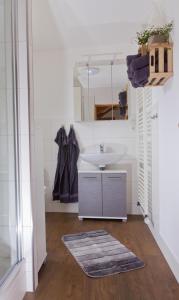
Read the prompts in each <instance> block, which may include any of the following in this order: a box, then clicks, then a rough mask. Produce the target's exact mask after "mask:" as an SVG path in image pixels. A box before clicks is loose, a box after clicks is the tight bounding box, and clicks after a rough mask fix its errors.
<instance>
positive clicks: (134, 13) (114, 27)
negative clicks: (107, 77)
mask: <svg viewBox="0 0 179 300" xmlns="http://www.w3.org/2000/svg"><path fill="white" fill-rule="evenodd" d="M158 1H159V2H160V0H150V1H149V0H135V1H132V0H125V1H124V0H33V1H32V2H33V3H32V4H33V6H32V16H33V39H34V47H35V48H36V49H57V48H58V49H59V48H60V49H64V48H65V49H66V48H67V49H73V48H77V49H79V48H89V47H90V48H91V47H106V46H108V45H111V46H117V47H118V46H121V47H122V45H125V46H126V48H127V49H128V51H130V48H132V47H134V45H136V43H135V36H136V31H139V30H141V29H142V28H143V27H144V25H145V24H146V23H150V21H151V16H152V20H154V19H159V15H161V9H160V6H159V5H158V4H157V3H158Z"/></svg>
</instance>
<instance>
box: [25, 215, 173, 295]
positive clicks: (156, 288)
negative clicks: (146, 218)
mask: <svg viewBox="0 0 179 300" xmlns="http://www.w3.org/2000/svg"><path fill="white" fill-rule="evenodd" d="M96 229H106V230H108V231H109V232H110V233H111V234H112V235H113V236H114V237H116V238H117V239H119V240H120V241H121V242H122V243H124V244H125V245H126V246H127V247H128V248H130V249H131V250H132V251H133V252H134V253H135V254H136V255H138V256H139V258H141V259H142V260H143V261H144V262H145V264H146V266H145V267H144V268H143V269H139V270H135V271H130V272H128V273H123V274H118V275H114V276H109V277H104V278H99V279H93V278H88V277H87V276H86V275H85V274H84V273H83V271H82V270H81V269H80V267H79V266H78V265H77V263H76V262H75V260H74V258H73V257H72V256H71V255H70V254H69V252H68V250H67V249H66V248H65V246H64V245H63V243H62V242H61V236H62V235H63V234H69V233H76V232H81V231H88V230H96ZM47 247H48V257H47V262H46V264H45V265H44V266H43V267H42V270H41V271H40V274H39V286H38V288H37V291H36V292H35V293H33V294H32V293H29V294H27V295H26V296H25V298H24V300H68V299H71V300H179V285H178V284H177V282H176V280H175V278H174V276H173V274H172V272H171V271H170V269H169V267H168V265H167V263H166V261H165V259H164V257H163V256H162V254H161V252H160V250H159V248H158V246H157V245H156V243H155V241H154V239H153V237H152V235H151V233H150V231H149V229H148V227H147V225H145V224H144V223H143V221H142V219H141V218H140V217H135V216H131V217H129V220H128V222H127V223H121V222H119V221H94V220H86V221H83V222H82V221H79V220H78V218H77V215H75V214H61V213H48V214H47Z"/></svg>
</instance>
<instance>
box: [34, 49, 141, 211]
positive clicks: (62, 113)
mask: <svg viewBox="0 0 179 300" xmlns="http://www.w3.org/2000/svg"><path fill="white" fill-rule="evenodd" d="M75 59H76V57H75V55H74V53H73V54H71V53H67V52H63V51H53V50H52V51H37V52H34V83H35V87H34V95H35V97H34V102H35V103H34V107H35V119H36V126H37V127H38V128H40V129H41V130H42V132H43V141H44V177H45V185H46V210H47V211H51V212H53V211H67V212H77V211H78V205H77V204H66V205H64V204H60V203H59V202H53V201H52V189H53V183H54V176H55V169H56V163H57V150H58V148H57V145H56V144H55V143H54V138H55V136H56V132H57V130H58V129H59V127H60V126H61V125H62V124H64V125H65V127H66V130H67V132H68V130H69V126H70V124H71V123H74V122H73V65H74V63H75ZM129 102H130V103H129V105H130V109H129V110H130V111H129V114H130V117H129V121H103V122H93V123H74V127H75V130H76V133H77V137H78V141H79V144H80V149H82V150H83V149H86V148H87V147H88V146H91V145H95V144H97V145H99V144H100V143H101V142H102V143H104V144H105V145H108V146H112V148H114V149H115V150H116V151H118V149H119V147H120V144H122V145H125V146H126V149H127V156H126V157H125V160H124V159H123V160H122V161H121V162H120V165H119V166H118V167H119V168H121V169H127V170H128V213H133V214H136V213H139V211H138V208H137V206H136V202H137V199H136V198H137V197H136V131H135V99H134V98H133V95H132V93H131V95H130V99H129ZM39 155H40V154H39Z"/></svg>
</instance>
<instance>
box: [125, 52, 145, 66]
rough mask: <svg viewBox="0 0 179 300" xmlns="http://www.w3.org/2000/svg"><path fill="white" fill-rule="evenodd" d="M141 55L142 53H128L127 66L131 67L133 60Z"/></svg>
mask: <svg viewBox="0 0 179 300" xmlns="http://www.w3.org/2000/svg"><path fill="white" fill-rule="evenodd" d="M140 56H141V54H136V55H128V56H127V58H126V62H127V66H128V67H129V65H130V64H131V62H132V61H133V60H134V59H136V58H138V57H140Z"/></svg>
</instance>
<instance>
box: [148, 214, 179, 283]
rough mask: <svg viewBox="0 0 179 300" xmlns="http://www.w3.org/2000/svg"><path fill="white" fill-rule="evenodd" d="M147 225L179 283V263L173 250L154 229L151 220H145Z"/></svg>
mask: <svg viewBox="0 0 179 300" xmlns="http://www.w3.org/2000/svg"><path fill="white" fill-rule="evenodd" d="M145 223H146V224H147V225H148V227H149V229H150V231H151V233H152V235H153V237H154V238H155V240H156V242H157V244H158V246H159V248H160V250H161V251H162V253H163V255H164V257H165V259H166V261H167V263H168V265H169V267H170V269H171V270H172V272H173V274H174V276H175V278H176V280H177V282H178V283H179V262H178V261H177V259H176V257H175V256H174V255H173V253H172V252H171V250H170V249H169V248H168V246H167V244H166V243H165V241H164V240H163V238H162V237H161V235H160V234H159V233H158V232H156V230H155V228H154V227H153V225H152V223H151V222H150V221H149V219H147V220H145Z"/></svg>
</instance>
